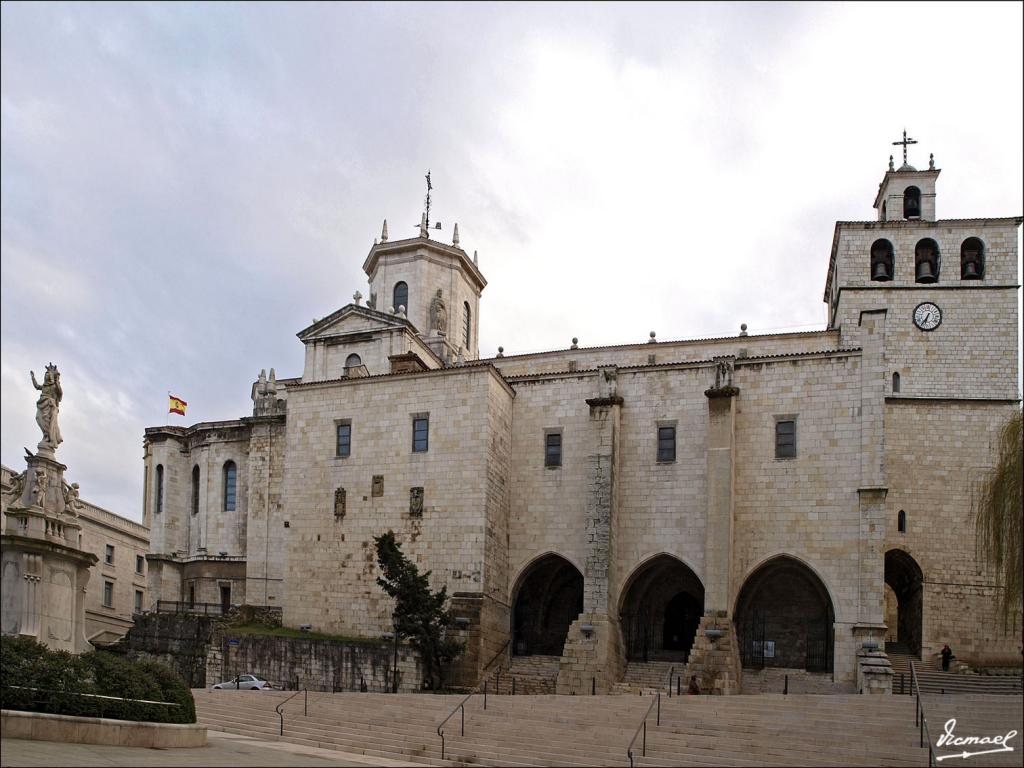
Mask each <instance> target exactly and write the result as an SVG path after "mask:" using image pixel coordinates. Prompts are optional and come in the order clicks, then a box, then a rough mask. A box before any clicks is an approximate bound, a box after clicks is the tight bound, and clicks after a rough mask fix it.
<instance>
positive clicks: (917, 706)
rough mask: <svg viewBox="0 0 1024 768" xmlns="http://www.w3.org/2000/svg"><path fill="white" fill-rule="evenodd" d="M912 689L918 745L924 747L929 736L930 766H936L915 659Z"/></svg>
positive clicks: (911, 677) (912, 664)
mask: <svg viewBox="0 0 1024 768" xmlns="http://www.w3.org/2000/svg"><path fill="white" fill-rule="evenodd" d="M910 689H911V691H912V692H913V693H914V694H915V702H914V725H916V726H917V728H918V730H917V733H918V746H919V747H921V748H922V749H923V748H924V741H925V737H926V736H927V737H928V768H934V766H935V765H936V761H935V750H934V749H933V748H932V735H931V734H930V733H929V732H928V719H927V718H926V717H925V716H924V704H922V703H921V686H920V685H918V682H917V669H916V667H915V666H914V661H913V659H911V661H910Z"/></svg>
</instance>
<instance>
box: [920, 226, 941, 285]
mask: <svg viewBox="0 0 1024 768" xmlns="http://www.w3.org/2000/svg"><path fill="white" fill-rule="evenodd" d="M914 279H915V280H916V281H917V282H919V283H935V282H938V280H939V244H938V243H936V242H935V241H934V240H932V239H931V238H930V237H926V238H925V239H924V240H921V241H920V242H919V243H918V244H917V246H916V247H915V248H914Z"/></svg>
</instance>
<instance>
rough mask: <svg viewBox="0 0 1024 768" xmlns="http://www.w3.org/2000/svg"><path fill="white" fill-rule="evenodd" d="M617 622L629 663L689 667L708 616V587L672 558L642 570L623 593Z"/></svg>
mask: <svg viewBox="0 0 1024 768" xmlns="http://www.w3.org/2000/svg"><path fill="white" fill-rule="evenodd" d="M622 595H623V597H622V600H621V603H620V608H619V620H620V625H621V628H622V634H623V639H624V640H625V645H626V658H627V659H629V660H630V661H651V660H654V659H658V660H666V661H680V662H683V663H685V662H686V661H687V659H688V658H689V655H690V649H691V648H692V647H693V640H694V637H695V636H696V634H697V627H698V626H699V624H700V619H701V616H703V615H704V585H703V584H702V583H701V581H700V579H699V578H697V574H695V573H694V572H693V570H691V569H690V567H689V566H687V565H686V564H685V563H684V562H683V561H682V560H679V559H678V558H676V557H673V556H672V555H658V556H657V557H654V558H652V559H651V560H648V561H647V562H646V563H644V564H643V565H641V566H639V567H638V568H637V569H636V570H635V571H634V572H633V574H632V575H631V576H630V577H629V579H628V580H627V581H626V586H625V588H624V589H623V591H622Z"/></svg>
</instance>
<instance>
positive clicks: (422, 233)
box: [420, 213, 429, 237]
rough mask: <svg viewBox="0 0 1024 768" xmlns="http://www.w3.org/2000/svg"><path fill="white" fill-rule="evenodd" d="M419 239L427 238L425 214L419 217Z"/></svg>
mask: <svg viewBox="0 0 1024 768" xmlns="http://www.w3.org/2000/svg"><path fill="white" fill-rule="evenodd" d="M420 237H429V235H428V234H427V214H426V213H424V214H423V215H422V216H421V217H420Z"/></svg>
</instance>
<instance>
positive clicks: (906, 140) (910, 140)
mask: <svg viewBox="0 0 1024 768" xmlns="http://www.w3.org/2000/svg"><path fill="white" fill-rule="evenodd" d="M915 143H918V140H916V139H914V138H907V137H906V128H904V129H903V140H902V141H893V146H895V145H896V144H902V145H903V165H906V146H907V144H915ZM428 181H429V179H428Z"/></svg>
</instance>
